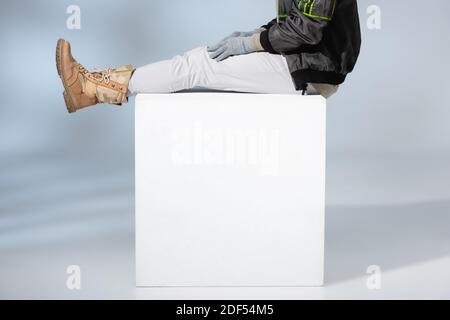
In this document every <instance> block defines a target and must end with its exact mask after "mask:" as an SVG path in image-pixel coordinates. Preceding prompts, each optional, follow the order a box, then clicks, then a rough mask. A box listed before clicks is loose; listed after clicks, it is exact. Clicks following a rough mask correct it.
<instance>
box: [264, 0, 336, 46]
mask: <svg viewBox="0 0 450 320" xmlns="http://www.w3.org/2000/svg"><path fill="white" fill-rule="evenodd" d="M336 1H337V0H297V1H295V5H293V7H292V9H291V11H290V12H289V15H288V17H287V18H286V20H285V21H284V22H283V23H280V24H278V23H274V24H272V25H271V27H270V28H269V29H268V30H267V31H264V32H262V33H261V36H260V40H261V45H262V46H263V48H264V50H266V51H268V52H271V53H284V52H289V51H292V50H296V49H298V48H299V47H301V46H302V45H305V44H308V45H315V44H318V43H320V41H322V36H323V29H324V28H325V27H326V26H327V25H328V23H329V22H330V21H331V20H332V19H333V16H334V10H335V7H336Z"/></svg>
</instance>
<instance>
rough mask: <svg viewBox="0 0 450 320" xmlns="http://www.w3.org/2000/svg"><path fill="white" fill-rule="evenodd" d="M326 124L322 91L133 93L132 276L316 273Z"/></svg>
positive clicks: (299, 277) (297, 276) (236, 278)
mask: <svg viewBox="0 0 450 320" xmlns="http://www.w3.org/2000/svg"><path fill="white" fill-rule="evenodd" d="M325 128H326V102H325V100H324V99H323V98H321V97H318V96H314V97H304V96H296V95H253V94H227V93H191V94H173V95H140V96H138V97H137V98H136V272H137V273H136V277H137V285H138V286H163V287H164V286H319V285H322V284H323V262H324V209H325V141H326V138H325V137H326V129H325Z"/></svg>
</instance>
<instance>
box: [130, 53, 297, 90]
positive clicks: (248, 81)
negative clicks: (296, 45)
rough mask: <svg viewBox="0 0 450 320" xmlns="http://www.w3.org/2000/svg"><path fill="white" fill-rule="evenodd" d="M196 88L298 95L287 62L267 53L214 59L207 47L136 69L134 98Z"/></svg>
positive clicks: (133, 83) (131, 84)
mask: <svg viewBox="0 0 450 320" xmlns="http://www.w3.org/2000/svg"><path fill="white" fill-rule="evenodd" d="M193 88H205V89H213V90H223V91H237V92H253V93H298V91H296V90H295V87H294V84H293V81H292V79H291V75H290V72H289V69H288V65H287V63H286V60H285V58H284V57H283V56H281V55H274V54H270V53H266V52H260V53H252V54H248V55H241V56H235V57H230V58H228V59H226V60H224V61H222V62H217V61H215V60H213V59H211V58H210V57H209V55H208V52H207V50H206V48H205V47H202V48H196V49H194V50H191V51H189V52H186V53H184V54H182V55H178V56H175V57H174V58H173V59H171V60H166V61H161V62H157V63H153V64H149V65H147V66H144V67H141V68H138V69H136V71H135V72H134V74H133V76H132V78H131V80H130V84H129V91H130V94H131V95H134V94H139V93H171V92H177V91H182V90H188V89H193Z"/></svg>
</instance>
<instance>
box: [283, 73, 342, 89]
mask: <svg viewBox="0 0 450 320" xmlns="http://www.w3.org/2000/svg"><path fill="white" fill-rule="evenodd" d="M291 76H292V79H293V81H294V85H295V89H296V90H303V88H304V86H305V84H308V83H327V84H332V85H340V84H342V83H344V81H345V78H346V77H347V75H344V74H340V73H336V72H330V71H316V70H311V69H305V70H297V71H294V72H292V73H291Z"/></svg>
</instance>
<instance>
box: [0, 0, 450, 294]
mask: <svg viewBox="0 0 450 320" xmlns="http://www.w3.org/2000/svg"><path fill="white" fill-rule="evenodd" d="M358 3H359V6H360V15H361V24H362V33H363V47H362V52H361V56H360V60H359V63H358V66H357V68H356V70H355V72H354V73H353V74H351V76H350V77H349V78H348V81H347V82H346V84H344V85H343V86H342V88H341V91H340V93H339V94H338V95H336V96H335V97H333V98H332V99H330V100H329V108H328V158H327V161H328V168H327V179H328V186H327V256H326V281H327V286H326V287H325V288H322V289H298V290H294V289H285V290H284V291H283V290H281V289H280V290H275V289H272V291H267V290H268V289H260V290H251V289H241V290H237V291H236V290H235V291H233V290H232V289H222V290H219V289H217V290H214V289H210V290H209V291H205V290H206V289H192V290H188V289H184V291H183V290H181V291H176V292H173V291H167V290H163V289H160V290H159V291H158V290H150V289H135V288H134V262H133V259H134V248H133V237H134V226H133V223H134V177H133V175H134V120H133V115H134V113H133V101H131V103H130V104H129V105H126V106H124V107H123V108H114V107H109V106H101V107H97V108H94V109H92V110H89V111H86V112H80V113H77V114H75V115H70V116H69V115H68V114H67V113H66V111H65V106H64V102H63V99H62V91H63V88H62V86H61V83H60V80H59V78H58V77H57V74H56V70H55V65H54V64H55V63H54V49H55V44H56V40H57V39H58V38H59V37H64V38H67V39H69V40H70V41H71V42H72V45H73V48H74V54H75V56H76V57H77V58H78V60H79V61H81V62H82V63H84V64H86V66H88V67H95V66H98V67H105V66H116V65H120V64H127V63H131V64H134V65H136V66H140V65H143V64H147V63H151V62H155V61H158V60H160V59H166V58H170V57H171V56H173V55H175V54H177V53H181V52H183V51H186V50H189V49H192V48H194V47H197V46H200V45H207V44H213V43H215V42H216V41H217V40H220V39H221V38H222V37H224V36H225V35H227V34H229V33H230V32H232V31H236V30H251V29H253V28H255V27H258V26H260V25H262V24H264V23H265V22H267V21H269V20H270V19H271V18H273V16H274V12H275V9H274V1H273V0H264V1H262V0H227V1H218V0H193V1H184V0H172V1H162V0H153V1H138V0H131V1H130V0H127V1H125V0H121V1H118V0H116V1H111V0H109V1H106V0H101V1H52V0H39V1H35V0H16V1H3V2H2V9H1V11H0V39H1V43H2V45H1V49H0V57H1V59H0V66H1V70H2V77H1V80H0V92H1V98H2V102H1V104H0V297H1V298H165V297H173V296H174V295H176V296H177V297H184V298H186V297H188V298H189V297H194V298H195V297H200V298H215V297H219V298H226V297H231V298H240V297H242V298H267V297H268V298H271V297H274V295H276V296H277V297H283V298H336V297H337V298H375V299H376V298H450V289H449V288H450V275H449V271H448V270H450V263H449V261H450V260H449V257H450V232H449V229H450V216H449V212H450V182H449V178H450V172H449V169H450V165H449V160H450V151H449V150H450V149H449V147H450V126H449V125H448V122H449V117H450V108H449V106H448V102H447V90H448V89H447V88H448V87H449V84H450V80H449V76H448V74H449V71H450V70H449V69H450V67H449V63H448V57H449V56H450V45H449V42H448V34H449V32H450V20H449V19H448V12H449V10H450V3H449V2H448V1H446V0H433V1H432V2H431V4H427V5H424V2H423V1H419V0H409V1H406V0H401V1H383V0H373V1H358ZM70 4H77V5H79V6H80V7H81V10H82V11H81V14H82V25H81V26H82V29H81V30H68V29H67V28H66V19H67V17H68V15H67V14H66V8H67V6H68V5H70ZM371 4H377V5H379V6H380V7H381V9H382V29H381V30H369V29H368V28H367V27H366V19H367V15H366V9H367V7H368V6H369V5H371ZM71 264H76V265H80V266H81V268H82V275H83V278H82V279H83V289H82V290H81V291H77V292H74V291H69V290H67V289H66V287H65V280H66V277H67V275H66V274H65V268H66V267H67V266H68V265H71ZM371 264H376V265H379V266H380V267H381V268H382V270H383V275H384V278H383V279H384V286H383V289H382V290H380V291H377V292H374V291H369V290H367V288H366V287H365V279H366V274H365V272H366V268H367V267H368V266H369V265H371ZM230 290H231V291H230Z"/></svg>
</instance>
